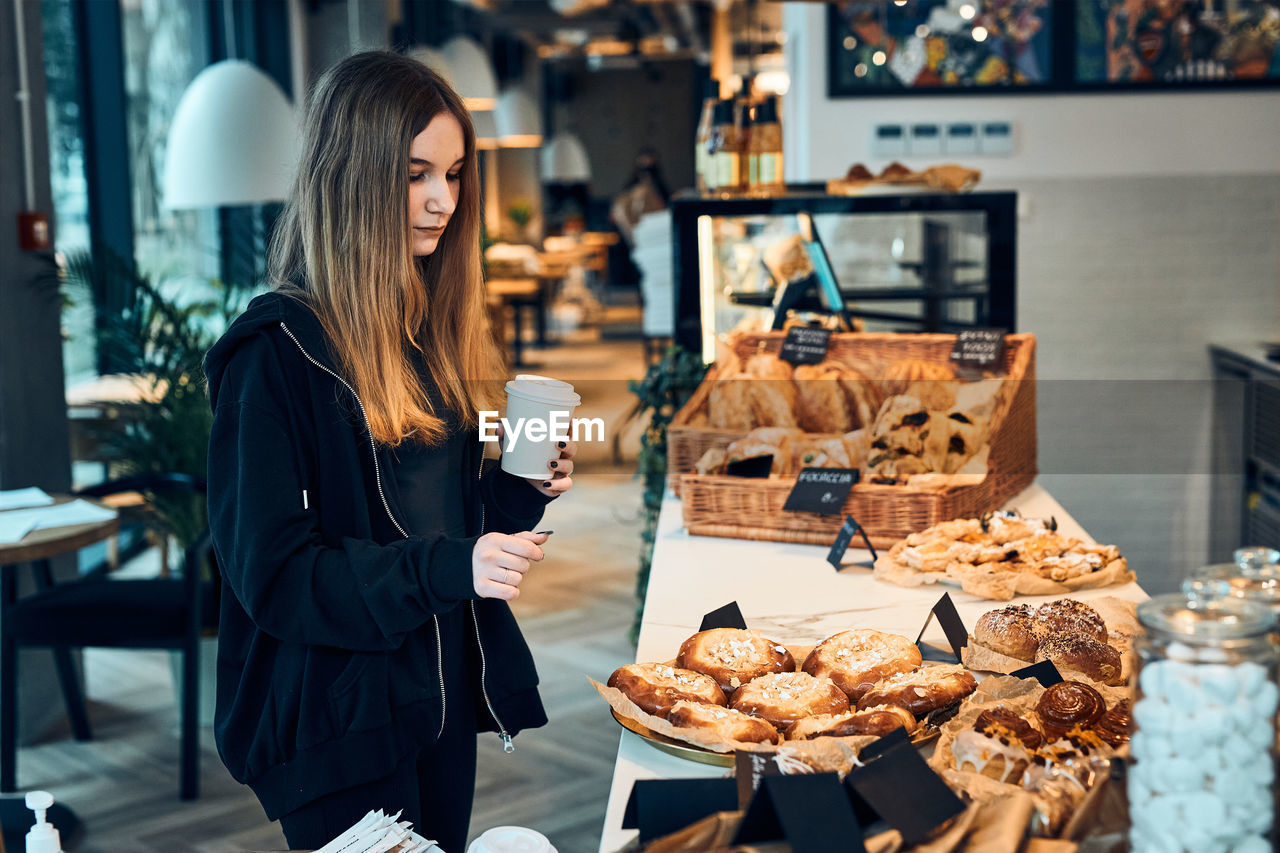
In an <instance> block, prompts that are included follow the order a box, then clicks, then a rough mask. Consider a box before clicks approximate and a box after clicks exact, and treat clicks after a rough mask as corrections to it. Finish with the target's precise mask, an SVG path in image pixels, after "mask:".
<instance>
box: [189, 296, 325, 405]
mask: <svg viewBox="0 0 1280 853" xmlns="http://www.w3.org/2000/svg"><path fill="white" fill-rule="evenodd" d="M281 324H283V325H285V326H287V327H288V329H289V331H290V332H291V333H292V334H293V336H294V337H295V338H297V340H298V343H299V344H301V345H302V346H303V348H305V349H306V351H307V352H308V353H309V354H310V355H311V356H313V357H314V358H316V359H317V360H319V361H320V362H321V363H322V364H324V366H325V367H328V368H329V369H330V370H334V371H335V372H336V368H335V366H334V364H333V360H332V359H331V358H330V356H329V347H328V344H327V342H326V338H325V335H324V329H323V327H321V325H320V320H319V319H318V318H317V317H316V315H315V313H314V312H313V311H312V310H311V308H309V307H308V306H307V305H306V304H305V303H303V302H301V301H299V300H298V299H295V298H294V297H291V296H285V295H283V294H281V293H277V292H275V291H271V292H268V293H263V294H261V295H259V296H255V297H254V298H253V301H251V302H250V303H249V305H248V307H246V308H245V310H244V313H243V314H241V315H240V316H239V317H237V318H236V319H235V321H234V322H233V323H232V324H231V325H230V326H228V327H227V330H226V332H225V333H223V335H222V337H221V338H219V339H218V342H217V343H216V344H214V345H213V347H212V348H210V350H209V351H208V352H207V353H205V357H204V374H205V377H206V378H207V379H208V381H209V402H210V404H211V405H213V406H214V407H216V406H217V405H218V389H219V387H220V386H221V384H222V375H223V372H224V371H225V370H226V367H227V363H228V362H229V361H230V360H231V356H232V355H233V354H234V353H235V351H236V349H237V348H239V347H240V345H241V344H243V343H244V342H245V341H247V340H249V339H250V338H253V337H255V336H257V335H260V334H264V333H270V332H271V331H272V330H276V331H280V330H281V328H280V327H281Z"/></svg>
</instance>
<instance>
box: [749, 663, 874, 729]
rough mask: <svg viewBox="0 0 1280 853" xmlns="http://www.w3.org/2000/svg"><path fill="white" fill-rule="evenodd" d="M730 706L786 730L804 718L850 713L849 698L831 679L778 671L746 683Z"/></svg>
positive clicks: (804, 673) (803, 673) (802, 673)
mask: <svg viewBox="0 0 1280 853" xmlns="http://www.w3.org/2000/svg"><path fill="white" fill-rule="evenodd" d="M730 707H732V708H735V709H736V710H739V711H742V712H743V713H745V714H752V715H754V716H757V717H762V718H764V719H766V720H768V721H769V722H770V723H772V724H773V725H774V726H776V727H777V728H779V729H785V728H786V727H787V726H789V725H791V724H792V723H794V722H795V721H796V720H799V719H801V718H803V717H812V716H814V715H815V714H843V713H845V712H846V711H848V710H849V699H848V697H847V696H845V695H844V691H843V690H841V689H840V688H839V687H836V685H835V684H834V683H833V682H832V681H831V679H829V678H814V677H813V676H812V675H809V674H808V673H807V672H776V673H771V674H769V675H762V676H760V677H759V678H756V679H754V680H752V681H749V682H747V683H746V684H744V685H743V686H742V687H741V688H739V689H738V690H737V692H735V693H734V694H733V702H732V703H731V705H730Z"/></svg>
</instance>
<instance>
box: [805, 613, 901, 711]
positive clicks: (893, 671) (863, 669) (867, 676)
mask: <svg viewBox="0 0 1280 853" xmlns="http://www.w3.org/2000/svg"><path fill="white" fill-rule="evenodd" d="M920 661H921V658H920V649H918V648H917V647H916V644H915V643H913V642H911V641H910V640H909V639H907V638H906V637H902V636H899V635H898V634H886V633H884V632H883V631H872V630H870V629H866V628H862V629H856V630H853V631H842V632H841V633H839V634H835V635H833V636H830V637H827V639H825V640H823V641H822V642H821V643H818V645H816V646H814V647H813V651H811V652H809V656H808V657H807V658H805V661H804V666H803V667H802V668H803V669H804V671H805V672H807V673H809V674H810V675H816V676H826V677H827V678H830V679H831V680H832V681H834V682H835V683H836V686H837V687H839V688H840V689H841V690H843V691H844V692H845V695H846V696H848V697H849V701H850V702H857V701H858V700H859V699H860V698H862V694H863V693H866V692H867V691H868V690H870V689H871V687H872V685H874V684H875V683H876V682H877V681H882V680H884V679H886V678H888V677H889V676H891V675H897V674H898V673H900V672H910V671H911V670H913V669H915V668H916V667H918V666H919V665H920Z"/></svg>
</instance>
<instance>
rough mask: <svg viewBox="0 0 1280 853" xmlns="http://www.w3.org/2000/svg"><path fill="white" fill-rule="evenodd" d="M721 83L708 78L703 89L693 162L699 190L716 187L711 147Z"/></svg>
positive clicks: (704, 190)
mask: <svg viewBox="0 0 1280 853" xmlns="http://www.w3.org/2000/svg"><path fill="white" fill-rule="evenodd" d="M719 93H720V84H719V83H717V82H716V81H715V80H708V81H707V83H706V87H705V88H704V89H703V93H702V94H703V101H702V116H701V117H700V118H699V119H698V132H697V136H696V138H695V139H694V141H693V164H694V172H695V175H694V177H695V179H696V181H697V186H698V192H700V193H704V194H705V193H709V192H711V190H712V189H714V185H715V176H714V175H713V174H712V166H711V162H712V157H711V147H712V140H713V137H714V135H715V111H716V104H717V103H719V100H720V98H719Z"/></svg>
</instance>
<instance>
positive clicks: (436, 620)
mask: <svg viewBox="0 0 1280 853" xmlns="http://www.w3.org/2000/svg"><path fill="white" fill-rule="evenodd" d="M280 328H281V329H282V330H283V331H284V333H285V334H286V335H288V336H289V340H291V341H293V344H294V346H296V347H297V348H298V352H300V353H302V357H303V358H305V359H306V360H307V361H309V362H311V363H312V364H314V365H315V366H316V367H318V368H320V369H321V370H323V371H324V372H325V373H327V374H329V375H330V376H332V377H333V378H334V379H336V380H337V381H338V382H340V383H342V387H344V388H346V389H347V390H348V391H350V392H351V396H352V397H354V398H355V400H356V405H357V406H359V407H360V417H361V418H363V419H364V431H365V433H366V434H367V435H368V436H369V450H370V451H372V453H373V479H374V480H375V481H376V482H377V484H378V497H379V498H381V499H382V508H383V509H384V510H386V512H387V518H389V519H391V523H392V524H393V525H395V528H396V530H397V531H399V533H400V535H401V536H402V537H403V538H405V539H408V538H409V534H408V533H405V531H404V528H403V527H401V526H400V522H398V521H396V517H395V515H394V514H392V512H391V505H390V504H389V503H387V496H386V494H385V493H384V492H383V491H382V471H381V469H380V468H379V467H378V446H377V445H376V444H374V442H373V430H372V428H370V426H369V416H368V415H367V414H366V413H365V410H364V401H362V400H361V399H360V395H359V394H357V393H356V389H354V388H352V387H351V386H350V385H349V384H347V380H345V379H343V378H342V377H341V376H339V375H338V374H336V373H334V372H333V371H332V370H330V369H329V368H327V367H325V366H324V365H323V364H321V363H320V362H318V361H316V360H315V359H314V358H312V357H311V353H309V352H307V350H306V348H305V347H304V346H303V345H302V343H301V341H299V340H298V339H297V338H296V337H294V335H293V332H291V331H289V327H288V326H286V325H285V324H284V321H283V320H281V321H280ZM483 461H484V459H483V457H482V458H481V462H482V463H483ZM480 511H481V513H482V514H481V517H480V524H481V532H483V526H484V515H483V512H484V504H483V503H481V505H480ZM474 615H475V608H474V606H473V607H472V616H474ZM431 622H432V623H433V624H434V625H435V629H436V672H437V673H438V674H439V676H440V730H439V731H438V732H436V739H437V740H439V739H440V736H441V735H443V734H444V720H445V710H446V708H447V705H446V701H447V697H446V696H445V691H444V645H443V643H442V642H441V639H440V617H439V616H434V615H433V616H432V617H431ZM479 638H480V633H479V628H478V626H477V631H476V639H477V640H478V639H479ZM480 686H481V689H483V687H484V650H483V649H482V650H481V652H480ZM485 701H486V702H487V701H489V697H488V695H486V696H485ZM492 710H493V709H492V708H490V712H491V713H492ZM494 719H495V720H496V719H497V717H495V718H494ZM498 725H499V727H501V725H502V724H501V723H499V724H498ZM504 734H505V732H504ZM504 748H505V747H504Z"/></svg>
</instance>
